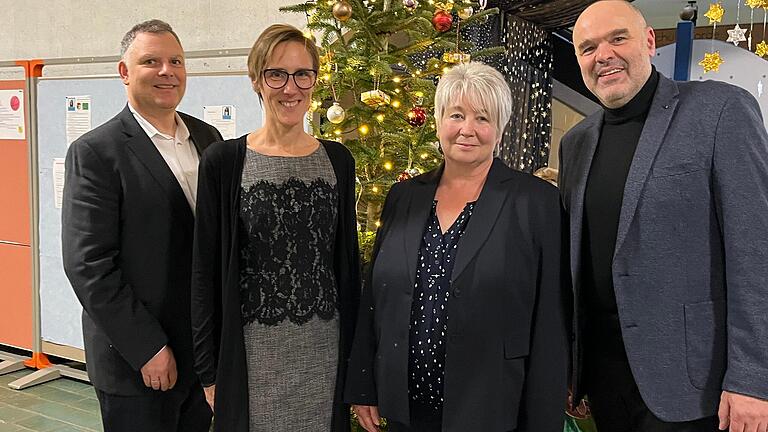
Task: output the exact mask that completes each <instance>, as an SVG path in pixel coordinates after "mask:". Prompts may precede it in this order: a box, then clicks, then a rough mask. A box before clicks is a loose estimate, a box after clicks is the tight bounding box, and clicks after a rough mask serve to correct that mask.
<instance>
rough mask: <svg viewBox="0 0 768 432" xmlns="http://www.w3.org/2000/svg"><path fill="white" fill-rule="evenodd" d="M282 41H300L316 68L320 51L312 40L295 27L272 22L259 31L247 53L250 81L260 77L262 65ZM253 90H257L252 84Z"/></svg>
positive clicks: (318, 64) (318, 63) (318, 65)
mask: <svg viewBox="0 0 768 432" xmlns="http://www.w3.org/2000/svg"><path fill="white" fill-rule="evenodd" d="M283 42H301V43H303V44H304V47H305V48H306V49H307V53H309V56H310V57H312V67H313V68H314V69H315V70H317V69H318V68H319V67H320V53H319V52H318V50H317V46H315V43H314V42H312V40H310V39H308V38H307V37H305V36H304V33H302V32H301V30H299V29H297V28H296V27H294V26H292V25H288V24H272V25H271V26H269V27H267V28H266V30H264V31H263V32H261V34H260V35H259V38H258V39H256V42H254V43H253V47H252V48H251V52H250V54H248V77H250V78H251V82H254V81H256V80H257V79H258V78H260V77H261V72H262V70H263V69H264V65H265V64H266V63H267V62H268V61H269V59H270V58H272V52H273V51H274V50H275V47H276V46H277V45H279V44H281V43H283ZM253 89H254V90H256V91H257V92H258V90H257V89H256V86H255V85H254V88H253Z"/></svg>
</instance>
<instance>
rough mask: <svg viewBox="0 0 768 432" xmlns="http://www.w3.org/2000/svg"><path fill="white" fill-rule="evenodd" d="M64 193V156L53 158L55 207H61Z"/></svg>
mask: <svg viewBox="0 0 768 432" xmlns="http://www.w3.org/2000/svg"><path fill="white" fill-rule="evenodd" d="M63 194H64V158H54V159H53V201H54V205H55V206H56V208H57V209H60V208H61V199H62V196H63Z"/></svg>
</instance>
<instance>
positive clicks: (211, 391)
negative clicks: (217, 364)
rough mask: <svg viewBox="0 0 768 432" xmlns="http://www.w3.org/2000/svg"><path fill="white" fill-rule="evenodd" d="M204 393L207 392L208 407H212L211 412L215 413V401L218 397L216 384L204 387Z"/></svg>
mask: <svg viewBox="0 0 768 432" xmlns="http://www.w3.org/2000/svg"><path fill="white" fill-rule="evenodd" d="M203 391H204V392H205V401H206V402H208V405H210V406H211V411H213V400H214V398H215V397H216V384H214V385H211V386H208V387H203Z"/></svg>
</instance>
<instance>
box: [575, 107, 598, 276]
mask: <svg viewBox="0 0 768 432" xmlns="http://www.w3.org/2000/svg"><path fill="white" fill-rule="evenodd" d="M602 127H603V116H602V113H601V114H600V115H596V116H595V118H594V121H593V124H592V125H591V126H589V127H588V128H586V130H585V131H584V135H583V136H582V138H581V142H580V143H579V149H578V150H577V151H574V152H573V154H574V161H573V162H572V166H573V170H574V172H575V174H574V177H575V179H576V182H575V184H574V186H573V187H574V189H573V195H572V196H573V199H572V201H571V202H570V206H569V208H568V214H569V219H570V227H571V229H570V234H571V241H570V244H571V276H572V277H573V280H574V281H579V280H580V278H579V274H578V273H579V269H580V268H581V264H580V261H579V260H580V258H581V240H582V227H583V219H584V194H585V193H586V190H587V179H588V178H589V170H590V169H591V168H592V159H593V158H594V156H595V150H597V142H598V140H599V139H600V130H601V129H602ZM566 163H567V162H566Z"/></svg>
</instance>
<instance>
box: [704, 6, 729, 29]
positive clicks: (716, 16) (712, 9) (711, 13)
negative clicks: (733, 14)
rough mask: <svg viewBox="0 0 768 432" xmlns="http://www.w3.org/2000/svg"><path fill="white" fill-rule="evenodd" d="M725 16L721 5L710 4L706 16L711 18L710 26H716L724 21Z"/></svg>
mask: <svg viewBox="0 0 768 432" xmlns="http://www.w3.org/2000/svg"><path fill="white" fill-rule="evenodd" d="M723 14H725V10H723V6H722V5H721V4H720V3H710V5H709V10H708V11H707V13H705V14H704V16H705V17H707V18H709V23H710V24H714V23H719V22H720V21H722V20H723Z"/></svg>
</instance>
